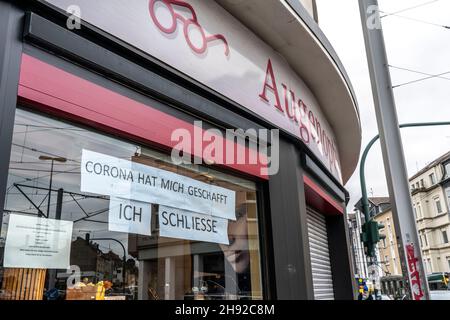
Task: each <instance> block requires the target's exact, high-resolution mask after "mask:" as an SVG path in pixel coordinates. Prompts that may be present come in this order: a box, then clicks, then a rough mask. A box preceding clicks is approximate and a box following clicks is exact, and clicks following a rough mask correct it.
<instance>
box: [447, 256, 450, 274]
mask: <svg viewBox="0 0 450 320" xmlns="http://www.w3.org/2000/svg"><path fill="white" fill-rule="evenodd" d="M447 272H450V257H447Z"/></svg>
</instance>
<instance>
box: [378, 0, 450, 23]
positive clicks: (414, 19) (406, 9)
mask: <svg viewBox="0 0 450 320" xmlns="http://www.w3.org/2000/svg"><path fill="white" fill-rule="evenodd" d="M438 1H440V0H433V1H428V2H425V3H422V4H419V5H416V6H413V7H409V8H405V9H402V10H398V11H394V12H385V11H382V10H379V12H380V13H384V15H380V18H381V19H382V18H386V17H389V16H394V17H398V18H402V19H407V20H411V21H415V22H419V23H424V24H428V25H431V26H435V27H439V28H444V29H447V30H450V26H447V25H442V24H438V23H433V22H430V21H425V20H421V19H416V18H411V17H406V16H403V15H400V14H399V13H403V12H406V11H410V10H414V9H417V8H421V7H424V6H427V5H430V4H433V3H436V2H438Z"/></svg>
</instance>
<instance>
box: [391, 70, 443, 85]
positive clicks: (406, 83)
mask: <svg viewBox="0 0 450 320" xmlns="http://www.w3.org/2000/svg"><path fill="white" fill-rule="evenodd" d="M446 74H450V71H447V72H443V73H440V74H436V75H431V76H428V77H425V78H421V79H417V80H413V81H408V82H405V83H401V84H398V85H395V86H392V89H396V88H399V87H403V86H406V85H409V84H413V83H417V82H422V81H426V80H429V79H434V78H440V79H441V78H442V76H444V75H446Z"/></svg>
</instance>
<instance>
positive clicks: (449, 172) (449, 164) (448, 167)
mask: <svg viewBox="0 0 450 320" xmlns="http://www.w3.org/2000/svg"><path fill="white" fill-rule="evenodd" d="M444 169H445V177H446V178H448V177H449V176H450V162H447V163H446V164H444Z"/></svg>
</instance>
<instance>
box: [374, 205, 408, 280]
mask: <svg viewBox="0 0 450 320" xmlns="http://www.w3.org/2000/svg"><path fill="white" fill-rule="evenodd" d="M374 220H375V221H377V222H378V223H380V224H382V225H383V226H384V228H383V229H381V230H380V234H381V235H384V236H385V238H384V239H382V240H381V241H380V242H379V243H378V246H377V252H378V256H379V257H380V259H379V263H380V265H381V267H382V269H383V275H386V276H394V275H401V274H402V268H401V264H400V257H399V251H398V245H397V235H396V232H395V224H394V220H393V216H392V210H391V207H390V206H389V207H387V208H386V209H385V210H384V211H382V212H380V213H378V214H377V215H376V216H375V217H374Z"/></svg>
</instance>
